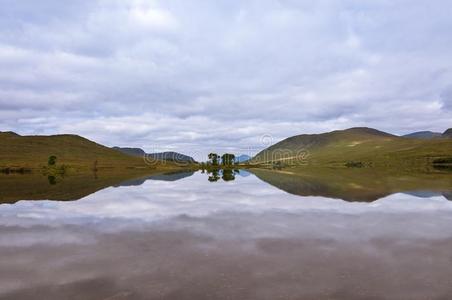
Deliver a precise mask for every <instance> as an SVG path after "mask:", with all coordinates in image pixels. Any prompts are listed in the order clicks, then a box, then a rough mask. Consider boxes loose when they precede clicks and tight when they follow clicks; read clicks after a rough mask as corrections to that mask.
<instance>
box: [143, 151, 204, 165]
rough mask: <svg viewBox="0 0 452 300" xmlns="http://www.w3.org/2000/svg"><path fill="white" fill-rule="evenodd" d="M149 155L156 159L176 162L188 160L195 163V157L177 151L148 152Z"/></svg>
mask: <svg viewBox="0 0 452 300" xmlns="http://www.w3.org/2000/svg"><path fill="white" fill-rule="evenodd" d="M147 157H149V158H153V159H156V160H168V161H174V162H188V163H195V162H196V161H195V160H194V158H193V157H190V156H187V155H184V154H181V153H177V152H162V153H149V154H147Z"/></svg>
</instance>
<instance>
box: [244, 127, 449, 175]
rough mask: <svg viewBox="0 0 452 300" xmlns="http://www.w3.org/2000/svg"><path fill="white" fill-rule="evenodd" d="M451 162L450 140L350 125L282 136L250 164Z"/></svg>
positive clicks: (349, 164)
mask: <svg viewBox="0 0 452 300" xmlns="http://www.w3.org/2000/svg"><path fill="white" fill-rule="evenodd" d="M436 160H441V161H443V162H444V161H449V160H451V161H452V139H448V138H442V139H431V140H422V139H412V138H405V137H399V136H395V135H391V134H389V133H385V132H382V131H378V130H376V129H372V128H351V129H347V130H338V131H332V132H328V133H323V134H303V135H298V136H294V137H291V138H288V139H285V140H283V141H281V142H279V143H277V144H275V145H273V146H271V147H269V148H267V149H265V150H263V151H261V152H260V153H258V154H257V155H256V156H255V157H254V158H253V159H252V161H251V163H252V164H269V163H272V164H274V163H279V164H288V165H299V164H305V165H314V166H331V165H333V166H345V165H348V166H357V167H364V166H374V167H376V166H380V167H390V166H393V167H395V166H401V165H403V166H404V167H419V166H422V165H426V164H432V163H433V162H434V161H436Z"/></svg>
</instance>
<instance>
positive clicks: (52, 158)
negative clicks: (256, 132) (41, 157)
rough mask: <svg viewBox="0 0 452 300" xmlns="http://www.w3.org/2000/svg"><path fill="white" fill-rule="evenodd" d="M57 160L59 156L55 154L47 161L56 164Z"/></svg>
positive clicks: (52, 164) (50, 164)
mask: <svg viewBox="0 0 452 300" xmlns="http://www.w3.org/2000/svg"><path fill="white" fill-rule="evenodd" d="M56 161H57V157H56V156H55V155H52V156H49V160H48V162H47V164H48V165H49V166H54V165H55V164H56Z"/></svg>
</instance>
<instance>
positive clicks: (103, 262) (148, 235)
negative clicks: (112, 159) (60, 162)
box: [0, 171, 452, 300]
mask: <svg viewBox="0 0 452 300" xmlns="http://www.w3.org/2000/svg"><path fill="white" fill-rule="evenodd" d="M268 172H270V171H268ZM256 175H257V176H256ZM256 175H254V174H252V173H250V172H247V171H240V172H239V173H235V174H234V173H232V174H222V173H219V174H210V177H209V175H208V174H202V173H200V172H197V173H181V174H169V175H159V176H152V177H149V178H142V179H134V180H127V181H125V182H121V183H118V184H115V186H113V187H108V188H105V189H102V190H99V191H97V192H95V193H94V194H91V195H88V196H84V197H82V198H81V199H79V200H76V199H73V200H75V201H46V200H43V201H36V200H39V199H36V197H38V198H39V197H41V196H36V197H33V198H31V197H32V196H33V195H31V194H30V199H34V201H27V199H26V198H24V199H20V196H17V197H19V199H16V200H23V201H16V200H14V201H12V200H11V199H10V198H8V195H6V194H2V195H3V196H2V197H4V199H9V200H8V203H5V202H3V204H1V205H0V251H1V253H2V256H0V299H84V300H86V299H96V300H97V299H209V300H210V299H269V300H270V299H271V300H275V299H452V201H450V200H448V199H450V198H451V197H450V195H451V193H450V191H449V190H447V189H445V188H442V187H440V188H434V189H433V188H432V189H428V185H426V186H422V187H421V188H422V189H421V190H419V189H413V190H404V191H403V192H395V193H393V189H392V188H389V187H388V188H386V189H376V190H375V189H370V188H365V187H361V188H360V187H359V185H358V184H355V185H352V184H350V189H345V190H344V189H343V186H344V185H345V184H341V185H336V186H335V185H334V184H330V183H331V182H330V183H328V184H323V185H322V183H319V181H309V180H307V181H306V180H301V179H299V178H298V179H297V178H294V177H291V178H287V176H286V175H287V174H286V175H285V174H283V173H281V174H276V173H262V174H259V172H257V173H256ZM23 176H26V175H23ZM285 176H286V177H285ZM448 176H451V175H450V174H449V175H448ZM222 177H223V178H222ZM260 178H261V179H260ZM448 178H449V179H448V180H450V177H448ZM224 179H225V180H226V181H225V180H224ZM233 179H235V180H233ZM23 180H24V181H25V179H23ZM92 180H96V179H92ZM404 180H405V181H407V179H406V178H405V179H404ZM443 180H444V179H443ZM446 180H447V179H446ZM48 184H51V185H58V183H55V182H49V183H48ZM446 184H447V181H446ZM379 185H381V184H380V183H378V182H377V184H376V186H379ZM341 186H342V188H341ZM357 186H358V187H357ZM407 186H410V185H407ZM352 188H353V189H352ZM36 189H38V186H37V187H36ZM450 189H451V190H452V187H451V186H450ZM357 191H358V192H357ZM72 192H73V191H72ZM68 193H69V192H68ZM61 195H65V194H64V193H61ZM300 195H302V196H300ZM310 195H311V196H310ZM322 195H323V196H322ZM15 197H16V196H15ZM49 197H50V196H49ZM61 197H63V196H61ZM68 197H69V196H68ZM346 200H347V201H346Z"/></svg>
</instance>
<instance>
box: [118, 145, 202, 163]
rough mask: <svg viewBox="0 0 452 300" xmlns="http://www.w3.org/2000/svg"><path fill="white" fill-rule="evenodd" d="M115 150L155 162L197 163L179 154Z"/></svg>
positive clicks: (139, 149) (133, 149) (124, 149)
mask: <svg viewBox="0 0 452 300" xmlns="http://www.w3.org/2000/svg"><path fill="white" fill-rule="evenodd" d="M113 149H115V150H117V151H120V152H122V153H124V154H127V155H132V156H138V157H144V156H146V157H147V158H148V159H154V160H165V161H171V162H184V163H196V161H195V160H194V158H193V157H190V156H188V155H184V154H181V153H177V152H162V153H146V152H145V151H144V150H143V149H141V148H123V147H113Z"/></svg>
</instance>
